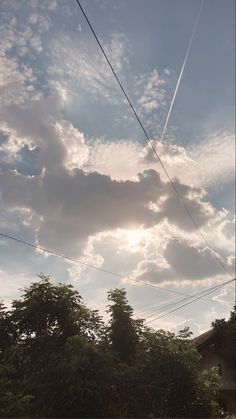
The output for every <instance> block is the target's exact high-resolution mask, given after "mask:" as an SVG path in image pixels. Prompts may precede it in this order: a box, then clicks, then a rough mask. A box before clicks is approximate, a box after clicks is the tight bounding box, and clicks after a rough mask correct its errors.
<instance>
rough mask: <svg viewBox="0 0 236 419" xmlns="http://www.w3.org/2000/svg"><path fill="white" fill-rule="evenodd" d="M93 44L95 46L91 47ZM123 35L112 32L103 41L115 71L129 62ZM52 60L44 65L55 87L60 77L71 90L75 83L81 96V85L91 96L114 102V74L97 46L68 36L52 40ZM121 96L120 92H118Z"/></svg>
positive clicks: (94, 98) (115, 93)
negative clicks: (108, 40) (107, 41)
mask: <svg viewBox="0 0 236 419" xmlns="http://www.w3.org/2000/svg"><path fill="white" fill-rule="evenodd" d="M94 47H96V50H94ZM126 48H127V47H126V41H125V37H124V36H123V35H122V34H119V33H113V34H112V36H111V39H110V42H109V43H106V44H104V49H105V51H106V52H107V55H108V56H109V57H110V59H111V61H112V64H113V66H114V68H115V71H117V72H118V73H119V72H120V71H122V70H123V67H124V66H127V65H128V58H127V57H126V54H125V52H126V50H127V49H126ZM51 51H52V55H51V61H52V64H51V65H49V67H48V68H47V73H48V76H49V78H50V80H51V81H50V83H51V84H52V85H53V86H54V87H55V88H57V86H59V85H58V84H55V79H56V81H59V82H60V83H62V85H63V86H64V89H66V90H67V91H68V93H69V94H70V92H71V88H70V85H71V84H73V86H75V85H76V91H77V92H78V95H80V96H81V97H82V96H83V89H85V90H87V91H89V92H90V93H91V94H92V95H93V100H97V99H98V96H100V95H101V96H102V97H103V98H105V99H106V100H108V101H109V102H112V103H118V102H117V92H119V90H118V88H117V84H116V81H115V80H114V76H113V74H112V73H111V70H110V68H109V67H108V65H107V62H106V61H105V59H104V57H103V56H102V54H101V52H100V51H99V50H97V46H96V45H95V46H94V45H93V44H91V45H90V48H89V49H88V45H87V44H85V43H84V42H83V41H80V40H78V39H76V42H74V41H73V39H71V38H70V37H69V36H65V35H64V34H63V37H61V38H60V39H57V40H54V41H52V45H51ZM118 96H119V100H120V94H118Z"/></svg>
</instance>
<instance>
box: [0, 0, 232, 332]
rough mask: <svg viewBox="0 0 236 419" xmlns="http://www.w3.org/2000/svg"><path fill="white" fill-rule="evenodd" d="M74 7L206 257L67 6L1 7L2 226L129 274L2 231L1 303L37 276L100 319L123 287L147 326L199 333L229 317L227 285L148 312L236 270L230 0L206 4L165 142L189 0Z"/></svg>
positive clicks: (56, 0) (194, 10)
mask: <svg viewBox="0 0 236 419" xmlns="http://www.w3.org/2000/svg"><path fill="white" fill-rule="evenodd" d="M81 3H82V6H83V7H84V9H85V11H86V13H87V15H88V17H89V19H90V20H91V23H92V25H93V27H94V29H95V30H96V32H97V34H98V36H99V39H100V41H101V43H102V45H103V47H104V49H105V51H106V53H107V55H108V57H109V59H110V60H111V62H112V64H113V66H114V69H115V71H116V72H117V75H118V77H119V78H120V80H121V82H122V84H123V86H124V88H125V89H126V91H127V93H128V95H129V97H130V99H131V101H132V103H133V105H134V107H135V109H136V111H137V114H138V115H139V117H140V119H141V121H142V122H143V125H144V127H145V129H146V131H147V132H148V135H149V137H150V138H151V140H152V144H153V145H154V147H155V148H156V150H157V153H158V155H159V156H160V158H161V160H162V162H163V164H164V166H165V168H166V170H167V171H168V174H169V176H170V177H171V179H173V184H174V186H175V187H176V188H177V189H178V191H179V193H180V194H181V196H182V198H183V200H184V202H185V205H186V206H187V207H188V210H189V211H190V213H191V215H192V217H193V218H194V220H195V222H196V224H197V225H198V226H199V228H200V230H201V232H202V234H203V235H204V237H205V238H206V240H207V243H209V245H210V247H211V249H212V251H211V250H209V248H208V247H207V245H206V242H205V241H204V240H203V238H202V236H201V234H199V231H198V230H196V228H195V226H194V224H193V223H192V221H191V219H190V217H189V216H188V214H187V213H186V211H185V209H184V208H183V205H182V204H181V202H180V200H179V199H178V197H177V195H176V194H175V191H174V190H173V187H172V185H171V183H170V181H169V179H168V178H167V176H166V174H165V173H164V171H163V168H162V167H161V165H160V162H159V161H158V160H157V158H156V156H155V155H154V153H153V151H152V150H151V147H150V145H148V144H147V141H146V139H145V137H144V134H143V132H142V130H141V129H140V126H139V125H138V123H137V121H136V120H135V118H134V117H133V115H132V112H131V110H130V108H129V106H128V105H127V102H126V100H125V98H124V96H123V94H122V92H121V91H120V89H119V86H118V85H117V83H116V80H115V79H114V76H113V75H112V73H111V71H110V69H109V67H108V65H107V63H106V61H105V60H104V57H103V56H102V54H101V51H100V50H99V48H98V45H97V43H96V42H95V39H94V38H93V36H92V33H91V31H90V29H89V27H88V25H87V23H86V21H85V19H84V17H83V15H82V13H81V11H80V9H79V7H78V5H77V4H76V1H74V0H68V1H66V0H41V1H39V0H25V1H24V0H21V1H16V0H8V1H1V3H0V97H1V101H0V231H1V232H2V233H4V234H8V235H11V236H14V237H17V238H19V239H21V240H25V241H28V242H30V243H33V244H35V245H37V246H40V247H44V248H46V249H49V250H51V251H53V252H58V253H61V254H63V255H66V256H69V257H72V258H76V259H79V260H80V261H82V262H84V263H88V264H92V265H95V266H97V267H98V268H101V269H104V270H109V271H113V272H115V273H118V274H121V275H124V276H128V277H131V278H134V279H135V280H136V282H135V283H134V282H132V281H129V280H128V279H124V278H121V277H118V276H115V275H112V274H108V273H105V272H102V271H99V270H96V269H92V268H89V267H86V266H85V265H81V264H78V263H75V262H72V261H68V260H64V259H62V258H58V257H56V256H53V255H48V254H46V253H45V252H42V251H40V250H36V249H34V248H29V247H27V246H24V245H21V244H19V243H15V242H13V241H11V240H9V239H6V238H0V294H1V297H2V298H3V299H4V301H5V304H6V305H7V306H9V305H10V302H11V300H12V299H13V298H18V297H19V296H20V294H21V291H20V289H22V288H23V287H25V286H28V285H29V284H30V283H31V282H32V281H35V280H38V277H37V274H40V273H43V274H45V275H51V277H52V280H53V281H55V282H65V283H72V284H73V285H74V287H75V288H76V289H77V290H78V291H79V292H80V293H81V295H82V297H83V298H84V299H85V301H86V302H87V303H88V305H89V306H90V307H91V308H95V309H99V310H100V311H101V313H102V314H104V317H105V318H106V316H107V314H106V305H107V300H106V297H107V291H108V290H109V289H112V288H115V287H125V289H126V290H127V296H128V299H129V301H130V303H131V304H132V305H133V307H134V312H135V313H137V315H138V313H141V314H140V315H143V316H150V317H149V318H148V319H149V320H153V321H152V323H151V324H150V326H152V327H153V328H157V329H158V328H164V329H168V330H171V331H174V332H176V331H177V330H179V329H181V328H183V327H185V326H189V327H190V328H191V330H192V332H193V333H194V335H197V334H199V333H201V332H203V331H205V330H207V329H208V328H209V327H210V324H211V322H212V321H213V320H214V319H215V318H222V317H228V315H229V312H230V310H231V309H232V306H233V304H234V285H233V284H229V285H227V286H225V287H224V288H222V289H219V290H218V291H215V292H214V293H212V294H210V295H208V296H207V297H206V298H205V299H200V300H198V301H196V302H194V303H192V304H189V305H188V306H186V307H183V308H182V309H180V310H177V311H176V312H173V313H171V314H169V315H167V316H165V317H163V318H162V319H157V320H155V317H158V316H159V315H160V312H158V310H160V306H161V305H162V304H167V303H170V302H176V301H177V300H178V299H180V298H181V296H180V295H178V294H176V295H175V294H174V293H173V291H174V292H176V293H183V294H191V295H192V294H195V293H198V292H200V291H201V290H203V289H206V288H207V287H211V286H214V285H217V284H220V283H221V282H225V281H227V280H228V279H230V278H233V277H234V275H235V273H234V272H235V268H234V263H235V248H234V242H235V239H234V231H235V229H234V224H235V217H234V213H235V208H234V201H235V192H234V189H235V187H234V171H235V160H234V154H235V145H234V129H235V120H234V112H235V97H234V91H235V86H234V72H235V64H234V63H235V56H234V54H235V53H234V51H235V44H234V31H235V22H234V15H235V13H234V5H235V2H234V0H205V3H204V6H203V9H202V13H201V16H200V19H199V22H198V26H197V30H196V33H195V36H194V39H193V43H192V47H191V51H190V54H189V56H188V60H187V63H186V67H185V70H184V73H183V77H182V80H181V83H180V85H179V89H178V92H177V95H176V100H175V103H174V106H173V109H172V112H171V115H170V119H169V122H168V125H167V129H166V133H165V136H164V139H163V141H162V142H161V141H160V139H161V134H162V131H163V127H164V124H165V120H166V116H167V114H168V110H169V108H170V104H171V99H172V97H173V93H174V90H175V86H176V83H177V80H178V76H179V73H180V69H181V66H182V64H183V60H184V57H185V54H186V50H187V46H188V42H189V40H190V37H191V33H192V30H193V26H194V22H195V20H196V16H197V14H198V11H199V7H200V4H201V1H198V0H176V1H173V0H149V1H148V2H146V1H144V0H120V1H119V2H118V1H115V0H89V1H88V0H87V1H86V0H81ZM219 261H220V263H219ZM226 271H228V272H230V274H229V275H228V274H227V272H226ZM138 281H140V283H138ZM141 282H142V283H141ZM143 282H145V283H146V284H143ZM150 285H151V286H150ZM153 285H154V286H156V289H155V288H154V287H153ZM161 288H165V290H164V289H161ZM166 289H168V290H170V291H172V292H170V291H167V290H166ZM182 298H183V296H182ZM144 310H145V314H144ZM151 310H152V311H151Z"/></svg>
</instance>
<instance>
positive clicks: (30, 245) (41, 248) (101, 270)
mask: <svg viewBox="0 0 236 419" xmlns="http://www.w3.org/2000/svg"><path fill="white" fill-rule="evenodd" d="M0 236H1V237H4V238H6V239H9V240H13V241H15V242H17V243H20V244H24V245H25V246H29V247H31V248H33V249H37V250H41V251H42V252H45V253H48V254H50V255H54V256H57V257H60V258H62V259H65V260H69V261H71V262H75V263H79V264H80V265H83V266H86V267H88V268H92V269H96V270H97V271H100V272H104V273H106V274H110V275H114V276H117V277H119V278H123V279H126V280H129V281H132V282H135V283H137V284H140V285H145V286H148V287H151V288H155V289H160V290H162V291H167V292H171V293H172V294H177V295H183V296H185V297H191V295H190V294H185V293H183V292H180V291H174V290H171V289H169V288H164V287H159V286H158V285H154V284H150V283H149V282H145V281H142V280H138V279H135V278H131V277H129V276H126V275H123V274H120V273H117V272H113V271H110V270H108V269H103V268H100V267H98V266H96V265H92V264H91V263H87V262H83V261H81V260H79V259H75V258H72V257H70V256H65V255H63V254H61V253H57V252H54V251H52V250H49V249H46V248H44V247H41V246H38V245H36V244H33V243H29V242H27V241H25V240H21V239H19V238H18V237H14V236H10V235H9V234H5V233H2V232H0Z"/></svg>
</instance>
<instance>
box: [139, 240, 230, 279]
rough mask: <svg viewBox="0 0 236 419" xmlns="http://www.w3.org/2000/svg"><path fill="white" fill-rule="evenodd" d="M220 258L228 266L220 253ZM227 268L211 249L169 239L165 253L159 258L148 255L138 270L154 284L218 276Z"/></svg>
mask: <svg viewBox="0 0 236 419" xmlns="http://www.w3.org/2000/svg"><path fill="white" fill-rule="evenodd" d="M216 257H217V258H218V259H219V260H220V261H221V263H222V264H223V265H224V266H225V268H226V269H229V268H230V263H229V261H227V260H224V259H223V258H222V257H221V256H220V255H219V254H216ZM222 271H223V268H222V267H221V266H220V265H219V263H218V262H217V260H216V259H215V257H214V256H213V255H212V254H211V251H210V250H209V249H208V248H198V247H196V246H194V245H193V244H192V245H191V244H190V243H187V242H186V241H184V240H177V239H174V240H169V241H167V244H166V247H165V248H164V250H163V252H162V255H160V256H159V257H156V258H147V259H146V260H144V261H142V262H140V263H139V264H138V266H137V269H136V270H135V272H134V273H135V276H136V278H137V279H142V280H146V281H149V282H152V283H161V282H169V281H181V280H182V281H192V280H195V281H197V280H203V279H210V278H212V279H214V278H217V276H219V275H221V281H222V276H225V272H224V271H223V272H222Z"/></svg>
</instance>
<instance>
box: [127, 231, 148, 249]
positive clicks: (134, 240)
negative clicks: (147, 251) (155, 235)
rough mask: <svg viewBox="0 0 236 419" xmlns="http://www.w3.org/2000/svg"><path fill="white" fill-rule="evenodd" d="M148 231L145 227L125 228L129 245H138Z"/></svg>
mask: <svg viewBox="0 0 236 419" xmlns="http://www.w3.org/2000/svg"><path fill="white" fill-rule="evenodd" d="M145 237H146V232H145V230H144V229H142V228H140V229H133V230H125V238H126V241H127V245H128V246H129V247H132V248H134V247H138V246H139V245H140V243H141V242H142V241H143V239H145Z"/></svg>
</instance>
